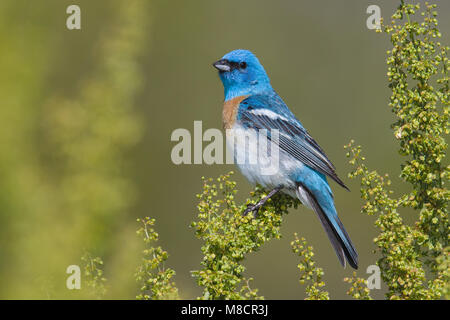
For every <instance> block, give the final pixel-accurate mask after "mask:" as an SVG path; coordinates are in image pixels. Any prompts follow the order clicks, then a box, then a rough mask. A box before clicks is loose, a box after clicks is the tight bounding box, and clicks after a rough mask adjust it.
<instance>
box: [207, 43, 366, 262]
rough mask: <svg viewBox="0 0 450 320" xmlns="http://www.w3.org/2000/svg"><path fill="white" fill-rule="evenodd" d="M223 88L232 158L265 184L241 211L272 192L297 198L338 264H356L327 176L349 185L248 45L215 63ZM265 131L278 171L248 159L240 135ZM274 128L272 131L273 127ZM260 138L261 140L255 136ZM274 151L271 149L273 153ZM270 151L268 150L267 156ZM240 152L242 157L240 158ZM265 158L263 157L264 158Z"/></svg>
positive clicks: (251, 148)
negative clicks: (261, 193)
mask: <svg viewBox="0 0 450 320" xmlns="http://www.w3.org/2000/svg"><path fill="white" fill-rule="evenodd" d="M213 66H214V67H215V68H216V69H218V70H219V77H220V79H221V80H222V83H223V86H224V92H225V102H224V106H223V115H222V116H223V125H224V129H225V130H226V135H227V144H230V143H232V144H233V146H231V147H232V148H233V149H232V150H234V157H235V159H236V158H239V157H241V159H246V161H238V162H237V164H238V166H239V169H240V171H241V172H242V174H243V175H244V176H245V177H246V178H247V179H248V180H249V181H250V182H251V183H253V184H255V183H257V184H260V185H262V186H263V187H265V188H268V189H270V190H271V191H270V192H269V194H268V195H267V196H266V197H265V198H263V199H262V200H261V201H259V202H258V203H257V204H255V205H252V206H249V208H247V210H246V211H245V213H244V214H247V213H249V212H253V213H255V212H257V211H258V210H259V208H260V207H261V206H262V205H264V203H265V202H266V201H267V200H268V199H269V198H270V197H272V196H273V195H274V194H276V193H277V192H280V191H281V192H284V193H286V194H288V195H291V196H293V197H297V198H298V199H300V201H301V202H302V203H303V204H304V205H305V206H306V207H308V208H310V209H312V210H314V211H315V212H316V214H317V216H318V217H319V219H320V222H321V223H322V226H323V228H324V229H325V231H326V233H327V235H328V238H329V239H330V241H331V244H332V245H333V248H334V250H335V251H336V254H337V256H338V258H339V261H340V263H341V264H342V266H344V267H345V264H346V261H347V262H348V263H349V264H350V265H351V266H352V267H353V268H355V269H357V268H358V254H357V253H356V250H355V248H354V246H353V244H352V242H351V240H350V237H349V236H348V234H347V232H346V231H345V229H344V226H343V225H342V222H341V221H340V220H339V217H338V215H337V212H336V208H335V205H334V199H333V193H332V191H331V188H330V186H329V185H328V182H327V178H326V177H327V176H328V177H330V178H331V179H333V180H334V181H336V182H337V183H338V184H339V185H340V186H342V187H344V188H345V189H347V190H348V188H347V186H346V185H345V184H344V182H342V180H341V179H339V177H338V176H337V174H336V172H335V167H334V166H333V164H332V163H331V161H330V160H329V159H328V157H327V156H326V155H325V153H324V151H323V150H322V148H321V147H320V146H319V145H318V144H317V142H316V141H315V140H314V139H313V138H312V137H311V136H310V135H309V134H308V132H307V131H306V130H305V128H303V126H302V124H301V123H300V121H299V120H297V118H296V117H295V116H294V114H293V113H292V112H291V111H290V110H289V108H288V107H287V105H286V104H285V103H284V102H283V100H282V99H281V98H280V96H279V95H278V94H277V93H276V92H275V90H274V89H273V88H272V86H271V84H270V79H269V77H268V76H267V73H266V71H265V70H264V67H263V66H262V65H261V63H260V62H259V60H258V58H257V57H256V56H255V55H254V54H253V53H252V52H250V51H248V50H234V51H232V52H230V53H227V54H226V55H225V56H223V58H222V59H220V60H219V61H217V62H215V63H214V64H213ZM261 130H264V132H267V135H265V136H264V137H266V138H265V139H267V140H266V142H267V145H268V149H270V150H275V149H274V148H275V147H276V148H278V150H279V153H278V157H277V161H278V163H277V170H276V171H275V172H272V173H271V174H267V172H264V170H263V169H264V168H263V165H262V164H261V162H256V163H249V161H248V158H249V156H251V155H252V153H256V152H258V151H257V146H256V144H254V143H249V142H248V140H246V138H245V137H244V136H245V135H246V133H247V132H249V131H254V132H261ZM275 131H276V132H277V133H278V134H277V135H276V136H275V135H274V134H272V132H275ZM257 141H258V142H259V143H261V142H260V141H261V140H257ZM273 154H275V152H273ZM268 156H269V155H268ZM242 157H243V158H242ZM266 160H267V159H266Z"/></svg>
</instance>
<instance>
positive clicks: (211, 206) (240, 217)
mask: <svg viewBox="0 0 450 320" xmlns="http://www.w3.org/2000/svg"><path fill="white" fill-rule="evenodd" d="M231 174H232V172H231V173H229V174H225V175H222V176H220V177H219V178H218V179H217V180H216V181H213V179H204V178H203V192H202V193H200V194H199V195H197V196H198V198H199V204H198V211H199V214H198V221H195V222H193V223H192V227H193V228H195V234H196V236H197V237H198V238H199V239H201V240H203V241H204V244H203V246H202V248H201V250H202V253H203V254H204V258H203V261H202V263H201V264H202V269H201V270H195V271H193V272H192V275H193V276H194V278H195V279H196V281H197V284H198V285H199V286H201V287H202V288H203V295H202V296H201V297H200V299H261V298H263V297H262V296H259V295H258V290H257V289H252V288H250V285H249V282H250V281H251V280H252V279H251V278H245V277H244V276H243V273H244V271H245V270H246V268H245V266H244V265H243V264H242V262H243V260H244V259H245V256H246V255H247V254H249V253H251V252H255V251H257V250H258V249H259V248H260V247H261V246H262V245H263V244H264V243H265V242H267V241H269V240H270V239H278V238H280V237H281V234H280V226H281V222H282V217H283V215H284V214H287V212H288V209H289V208H290V207H297V206H298V204H299V201H298V200H295V199H293V198H291V197H289V196H286V195H283V194H277V195H275V196H274V197H272V198H271V199H269V201H267V203H266V204H265V205H264V206H263V207H262V208H261V209H260V210H259V212H258V213H257V214H256V215H255V216H253V215H251V214H249V215H244V214H243V213H244V211H245V209H246V208H247V205H249V204H251V203H255V202H257V200H259V199H262V198H263V197H265V196H266V195H267V194H266V191H265V190H263V189H262V188H260V187H256V189H255V190H254V191H253V192H252V193H251V197H250V198H249V199H247V200H246V201H245V204H241V205H238V204H237V203H236V201H235V198H234V197H235V195H236V193H237V190H236V182H234V181H231V180H230V176H231Z"/></svg>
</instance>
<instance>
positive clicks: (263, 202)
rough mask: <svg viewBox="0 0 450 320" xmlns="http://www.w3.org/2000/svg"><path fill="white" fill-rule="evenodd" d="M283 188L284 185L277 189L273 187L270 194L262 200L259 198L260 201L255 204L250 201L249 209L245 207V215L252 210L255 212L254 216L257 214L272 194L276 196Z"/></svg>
mask: <svg viewBox="0 0 450 320" xmlns="http://www.w3.org/2000/svg"><path fill="white" fill-rule="evenodd" d="M281 189H283V187H282V186H278V187H276V188H275V189H273V190H272V191H270V192H269V194H268V195H267V196H265V197H264V198H262V199H261V200H259V202H258V203H257V204H255V205H252V204H251V203H249V204H248V205H247V209H245V211H244V214H243V215H244V216H246V215H247V214H249V213H250V212H253V216H255V215H256V214H257V213H258V211H259V208H261V207H262V206H263V205H264V204H265V203H266V202H267V200H269V199H270V198H271V197H272V196H274V195H275V194H276V193H277V192H278V191H280V190H281Z"/></svg>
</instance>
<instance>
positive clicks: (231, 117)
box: [222, 95, 248, 129]
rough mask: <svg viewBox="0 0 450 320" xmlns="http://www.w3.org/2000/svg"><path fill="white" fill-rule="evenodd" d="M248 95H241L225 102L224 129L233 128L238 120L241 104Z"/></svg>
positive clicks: (223, 113)
mask: <svg viewBox="0 0 450 320" xmlns="http://www.w3.org/2000/svg"><path fill="white" fill-rule="evenodd" d="M246 98H248V95H247V96H239V97H236V98H233V99H230V100H227V101H225V102H224V103H223V112H222V121H223V128H224V129H231V128H232V127H233V125H234V123H235V122H236V116H237V112H238V109H239V105H240V104H241V102H242V101H243V100H245V99H246Z"/></svg>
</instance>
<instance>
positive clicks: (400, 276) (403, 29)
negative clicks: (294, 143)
mask: <svg viewBox="0 0 450 320" xmlns="http://www.w3.org/2000/svg"><path fill="white" fill-rule="evenodd" d="M435 7H436V6H435V5H429V4H426V6H425V10H424V11H423V12H421V16H422V17H423V21H422V22H416V21H412V19H411V17H413V16H414V15H416V14H417V13H418V11H419V9H420V5H418V4H417V5H413V4H405V2H404V1H401V5H400V6H399V7H398V9H397V10H396V12H395V13H394V15H393V16H392V22H391V24H389V25H383V30H384V32H385V33H387V34H389V35H390V37H391V42H392V45H393V48H392V49H391V50H389V51H388V58H387V64H388V73H387V76H388V80H389V88H390V89H391V91H392V95H391V98H390V103H389V106H390V107H391V110H392V112H393V113H394V114H395V115H396V117H397V121H396V122H395V123H394V124H393V125H392V128H393V129H394V134H395V137H396V139H398V140H399V142H400V150H399V151H400V154H401V155H403V156H406V157H407V158H406V160H405V161H404V163H403V164H402V165H401V174H400V177H401V178H402V179H403V180H404V181H405V182H407V183H409V184H410V185H411V187H412V188H411V192H409V193H406V194H403V195H400V196H398V197H394V195H393V191H392V190H391V189H390V184H391V182H390V180H389V177H388V175H385V176H382V175H380V174H378V173H377V172H376V171H371V170H369V169H368V168H367V166H366V165H365V164H364V160H365V159H364V157H363V156H362V155H361V148H360V147H359V146H357V147H355V146H354V145H353V141H352V142H351V143H350V144H349V145H348V146H347V148H349V150H350V152H349V153H348V154H347V156H348V157H350V163H351V164H352V165H354V170H353V172H351V173H350V175H349V176H350V177H351V178H359V179H360V180H361V196H362V199H363V200H365V204H364V205H363V207H362V212H363V213H366V214H369V215H377V220H376V222H375V225H376V226H377V227H378V229H379V231H380V233H379V235H378V236H377V237H376V238H375V239H374V242H375V244H376V245H377V252H378V253H379V254H380V256H381V257H380V258H379V260H378V262H377V264H378V265H379V267H380V270H381V276H382V279H383V281H384V282H385V283H386V285H387V286H388V289H389V290H388V292H387V294H386V296H387V298H389V299H438V298H440V297H441V296H442V295H447V294H448V283H449V280H450V279H449V274H448V251H445V250H447V249H445V248H447V247H448V245H449V236H450V234H449V221H448V208H447V207H448V201H449V199H450V193H449V192H448V190H447V188H446V186H445V184H446V183H447V182H448V179H449V167H448V166H447V167H446V166H445V165H443V164H442V162H443V159H444V158H445V154H446V150H447V143H446V141H445V138H444V135H445V134H448V132H449V128H448V106H449V99H448V97H449V95H448V91H449V80H448V69H449V65H448V58H447V51H448V47H445V46H442V45H441V44H440V43H439V42H438V39H439V38H440V37H441V34H440V32H439V30H438V28H437V24H438V22H437V19H436V16H437V13H436V12H435V11H433V9H434V8H435ZM402 208H411V209H413V210H415V211H416V212H418V215H417V221H416V223H415V224H414V225H413V226H409V225H407V224H405V222H404V221H403V219H402V217H401V215H400V213H399V210H400V209H402ZM427 268H428V269H427ZM428 271H429V272H428ZM357 282H358V281H357V280H356V281H355V280H353V283H354V284H356V285H358V284H357ZM350 293H351V294H353V295H355V294H358V295H359V296H361V292H359V290H358V289H353V291H352V289H351V290H350Z"/></svg>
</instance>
